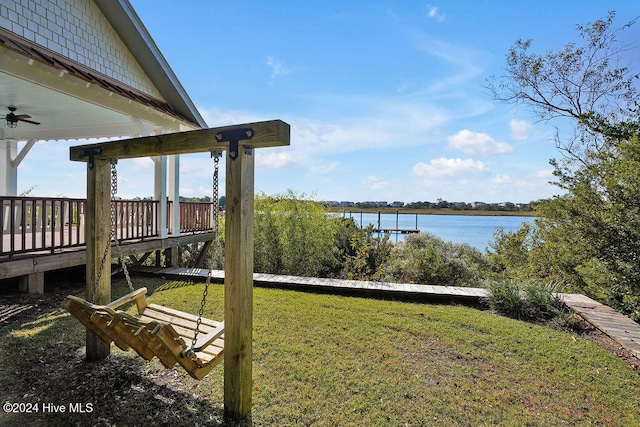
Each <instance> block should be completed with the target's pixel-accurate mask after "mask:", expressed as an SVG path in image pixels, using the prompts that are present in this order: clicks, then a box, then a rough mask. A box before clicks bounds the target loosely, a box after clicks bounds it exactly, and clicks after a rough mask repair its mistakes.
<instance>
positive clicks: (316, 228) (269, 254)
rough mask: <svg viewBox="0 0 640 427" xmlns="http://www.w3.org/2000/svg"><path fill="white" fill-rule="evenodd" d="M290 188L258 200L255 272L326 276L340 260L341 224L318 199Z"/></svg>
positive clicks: (263, 195)
mask: <svg viewBox="0 0 640 427" xmlns="http://www.w3.org/2000/svg"><path fill="white" fill-rule="evenodd" d="M304 197H305V195H304V194H300V195H297V194H295V193H294V192H293V191H292V190H289V191H288V192H286V193H285V194H282V195H276V196H267V195H265V194H259V195H258V196H256V199H255V217H254V224H255V229H254V265H255V271H257V272H261V273H272V274H290V275H296V276H314V277H317V276H322V274H323V272H325V271H326V270H327V269H328V268H329V266H333V265H334V264H335V263H336V252H337V250H336V246H335V242H334V236H335V234H336V227H337V223H336V221H335V220H333V219H332V218H331V217H330V215H328V214H327V213H326V212H325V210H324V208H323V207H322V206H321V205H320V204H319V203H316V202H313V201H310V200H304Z"/></svg>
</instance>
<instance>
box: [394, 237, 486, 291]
mask: <svg viewBox="0 0 640 427" xmlns="http://www.w3.org/2000/svg"><path fill="white" fill-rule="evenodd" d="M488 269H489V263H488V261H487V259H486V257H485V256H484V255H483V254H482V252H480V251H479V250H478V249H476V248H474V247H472V246H470V245H467V244H456V243H451V242H445V241H444V240H442V239H440V238H439V237H436V236H434V235H432V234H429V233H419V234H412V235H409V236H407V237H406V238H405V241H404V242H403V243H398V244H397V245H396V247H395V248H394V250H393V251H392V253H391V258H390V260H389V265H388V267H387V268H386V275H385V278H386V280H387V281H390V282H401V283H422V284H428V285H432V284H433V285H446V286H476V285H478V284H479V283H480V282H481V280H482V277H483V275H484V274H485V273H486V271H487V270H488Z"/></svg>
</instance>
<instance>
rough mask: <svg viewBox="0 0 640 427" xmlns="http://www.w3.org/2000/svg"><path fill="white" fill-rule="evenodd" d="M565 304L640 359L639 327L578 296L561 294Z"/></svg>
mask: <svg viewBox="0 0 640 427" xmlns="http://www.w3.org/2000/svg"><path fill="white" fill-rule="evenodd" d="M562 299H563V300H564V302H565V304H567V306H569V307H570V308H571V309H573V310H574V311H575V312H576V313H578V314H579V315H580V316H581V317H582V318H584V319H585V320H586V321H587V322H589V323H591V324H592V325H593V326H595V327H596V328H598V329H600V330H601V331H602V332H604V333H605V334H607V335H609V336H610V337H611V338H613V339H614V340H616V341H617V342H618V343H619V344H620V345H621V346H622V347H624V348H625V349H627V350H629V351H630V352H631V353H633V355H634V356H635V357H638V358H640V325H639V324H637V323H636V322H634V321H633V320H631V319H629V318H628V317H627V316H624V315H622V314H620V313H618V312H617V311H615V310H614V309H612V308H611V307H608V306H606V305H604V304H600V303H599V302H597V301H594V300H592V299H591V298H589V297H587V296H584V295H580V294H562Z"/></svg>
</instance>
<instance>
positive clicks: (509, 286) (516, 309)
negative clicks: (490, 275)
mask: <svg viewBox="0 0 640 427" xmlns="http://www.w3.org/2000/svg"><path fill="white" fill-rule="evenodd" d="M487 288H488V289H489V297H488V298H487V302H488V303H489V306H490V307H491V308H492V309H494V310H496V311H497V312H498V313H501V314H504V315H506V316H509V317H513V318H516V319H523V318H525V317H526V316H527V304H526V302H525V299H524V298H523V296H522V293H521V292H520V286H519V285H518V283H517V282H514V281H508V280H501V281H496V282H491V283H489V286H488V287H487Z"/></svg>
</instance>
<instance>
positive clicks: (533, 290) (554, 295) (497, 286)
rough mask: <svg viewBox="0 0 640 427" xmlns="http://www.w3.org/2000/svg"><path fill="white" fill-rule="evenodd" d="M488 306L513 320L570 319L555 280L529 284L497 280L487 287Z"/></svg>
mask: <svg viewBox="0 0 640 427" xmlns="http://www.w3.org/2000/svg"><path fill="white" fill-rule="evenodd" d="M487 288H488V289H489V292H490V294H489V297H488V298H487V302H488V303H489V306H490V307H491V308H492V309H494V310H496V311H497V312H499V313H501V314H504V315H506V316H509V317H513V318H516V319H543V318H544V319H550V318H554V317H560V318H561V319H565V318H566V319H567V320H568V319H569V317H567V316H566V314H567V313H568V312H569V311H568V309H567V307H566V305H565V304H564V302H563V301H562V298H560V296H559V294H558V289H559V285H558V283H557V282H547V283H544V284H542V283H535V282H533V283H528V284H525V285H524V286H521V285H519V284H518V282H516V281H514V280H498V281H493V282H490V283H489V284H488V286H487Z"/></svg>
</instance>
